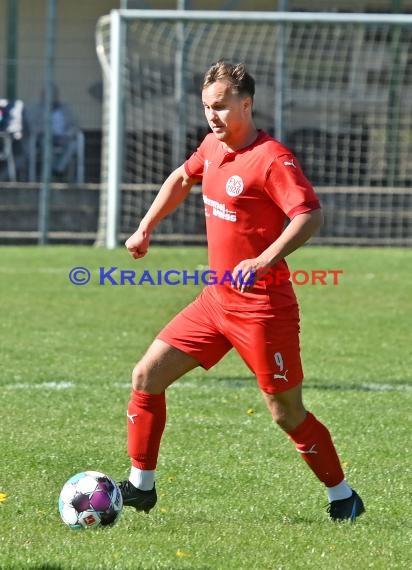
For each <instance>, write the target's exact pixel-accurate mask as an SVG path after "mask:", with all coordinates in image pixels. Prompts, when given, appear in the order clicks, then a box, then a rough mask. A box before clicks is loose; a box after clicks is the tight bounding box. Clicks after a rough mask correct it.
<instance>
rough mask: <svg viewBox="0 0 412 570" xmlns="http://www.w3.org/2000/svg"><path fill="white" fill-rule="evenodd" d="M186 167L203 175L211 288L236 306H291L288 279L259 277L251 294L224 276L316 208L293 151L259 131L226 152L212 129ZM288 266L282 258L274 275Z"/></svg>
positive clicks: (195, 174) (292, 298)
mask: <svg viewBox="0 0 412 570" xmlns="http://www.w3.org/2000/svg"><path fill="white" fill-rule="evenodd" d="M184 166H185V170H186V172H187V174H188V175H189V176H190V177H198V178H201V179H202V192H203V201H204V206H205V216H206V231H207V242H208V253H209V268H210V270H211V271H213V272H216V276H217V280H218V284H217V285H216V286H213V290H214V293H215V296H216V297H217V298H218V299H219V302H220V303H221V304H222V305H223V306H224V307H227V308H236V309H237V310H239V309H240V310H241V309H243V310H246V309H247V310H253V309H254V308H258V307H262V308H277V307H282V306H287V305H291V304H295V303H296V297H295V294H294V291H293V288H292V284H291V282H290V281H289V280H288V279H282V280H281V281H280V282H279V281H278V283H277V284H276V281H277V280H275V279H272V283H269V282H267V281H265V280H259V281H258V282H257V283H256V284H255V285H254V287H253V289H252V290H251V291H250V292H246V293H240V291H238V290H237V289H234V288H232V287H231V283H230V279H229V278H228V276H229V275H230V273H231V272H232V271H233V269H234V268H235V266H236V265H237V264H238V263H239V262H240V261H243V260H244V259H251V258H252V259H253V258H255V257H257V256H258V255H260V254H261V253H262V252H263V251H264V250H265V249H266V248H267V247H269V245H271V244H272V243H273V242H274V241H275V240H276V239H277V238H278V237H279V236H280V234H281V233H282V231H283V229H284V225H285V222H286V220H287V219H292V218H293V217H294V216H296V215H297V214H301V213H304V212H309V211H310V210H315V209H317V208H319V207H320V204H319V200H318V198H317V196H316V194H315V191H314V190H313V188H312V186H311V184H310V183H309V181H308V180H307V179H306V177H305V176H304V174H303V172H302V169H301V167H300V165H299V163H298V161H297V160H296V158H295V157H294V155H293V154H292V153H291V151H290V150H289V149H287V148H286V147H285V146H283V145H282V144H281V143H279V142H277V141H276V140H274V139H273V138H272V137H271V136H269V135H268V134H267V133H265V132H263V131H259V134H258V137H257V139H256V140H255V141H254V142H253V143H252V144H251V145H249V146H247V147H245V148H242V149H240V150H238V151H235V152H228V151H226V150H225V149H224V147H223V145H222V143H221V142H219V140H218V139H217V138H216V137H215V135H214V134H213V133H210V134H208V135H207V136H206V137H205V139H204V140H203V142H202V143H201V145H200V146H199V148H198V149H197V150H196V152H194V153H193V154H192V155H191V156H190V158H189V159H188V160H187V161H186V162H185V165H184ZM287 270H288V267H287V264H286V261H285V260H281V261H279V262H278V263H277V264H276V265H275V266H274V267H273V268H272V274H273V272H277V271H287ZM279 275H280V274H279ZM283 275H284V274H283ZM222 281H223V282H224V283H223V284H221V283H222Z"/></svg>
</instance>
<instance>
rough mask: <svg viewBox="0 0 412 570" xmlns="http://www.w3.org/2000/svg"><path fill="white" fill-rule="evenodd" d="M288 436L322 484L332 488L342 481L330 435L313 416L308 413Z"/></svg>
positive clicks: (338, 462) (340, 469) (342, 475)
mask: <svg viewBox="0 0 412 570" xmlns="http://www.w3.org/2000/svg"><path fill="white" fill-rule="evenodd" d="M288 436H289V437H290V439H291V440H292V441H293V443H294V444H295V447H296V450H297V451H298V452H299V453H300V454H301V455H302V457H303V459H304V460H305V461H306V463H307V464H308V465H309V467H310V468H311V469H312V471H313V472H314V474H315V475H316V477H317V478H318V479H319V480H320V481H322V483H324V484H325V485H326V486H327V487H334V486H335V485H338V484H339V483H341V481H343V479H344V477H345V476H344V474H343V471H342V467H341V465H340V461H339V457H338V454H337V453H336V449H335V446H334V445H333V442H332V438H331V436H330V433H329V431H328V429H327V428H326V427H325V426H324V425H323V424H321V423H320V421H318V420H317V419H316V418H315V416H314V415H313V414H311V413H310V412H308V413H307V415H306V418H305V419H304V420H303V422H302V423H301V424H300V425H298V427H297V428H296V429H294V430H293V431H291V432H289V433H288Z"/></svg>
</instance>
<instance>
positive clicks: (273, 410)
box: [261, 386, 306, 432]
mask: <svg viewBox="0 0 412 570" xmlns="http://www.w3.org/2000/svg"><path fill="white" fill-rule="evenodd" d="M261 390H262V393H263V397H264V399H265V402H266V405H267V407H268V409H269V412H270V414H271V416H272V418H273V421H274V422H275V423H276V424H277V425H278V426H279V427H280V428H281V429H282V430H283V431H286V432H289V431H292V430H294V429H295V428H296V427H297V426H298V425H299V424H301V423H302V422H303V421H304V419H305V417H306V409H305V407H304V405H303V402H302V399H301V395H300V386H296V387H294V388H292V389H291V390H286V391H283V392H273V389H272V391H269V390H268V387H267V386H266V390H264V389H262V388H261Z"/></svg>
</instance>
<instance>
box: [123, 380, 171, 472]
mask: <svg viewBox="0 0 412 570" xmlns="http://www.w3.org/2000/svg"><path fill="white" fill-rule="evenodd" d="M165 425H166V398H165V393H164V392H163V393H162V394H147V393H146V392H140V391H138V390H132V394H131V397H130V401H129V405H128V408H127V446H128V454H129V456H130V457H131V459H132V465H133V466H134V467H138V468H139V469H147V470H153V469H156V464H157V458H158V455H159V447H160V440H161V439H162V434H163V430H164V428H165Z"/></svg>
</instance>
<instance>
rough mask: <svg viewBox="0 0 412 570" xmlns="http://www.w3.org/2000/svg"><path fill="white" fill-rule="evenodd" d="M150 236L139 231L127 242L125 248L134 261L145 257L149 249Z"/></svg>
mask: <svg viewBox="0 0 412 570" xmlns="http://www.w3.org/2000/svg"><path fill="white" fill-rule="evenodd" d="M149 241H150V235H147V234H146V233H145V232H142V230H140V229H139V230H137V231H135V232H134V234H132V235H131V236H130V237H129V239H128V240H126V242H125V246H126V247H127V250H128V251H129V253H130V255H131V256H132V257H133V259H139V258H141V257H144V256H145V255H146V253H147V250H148V249H149Z"/></svg>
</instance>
